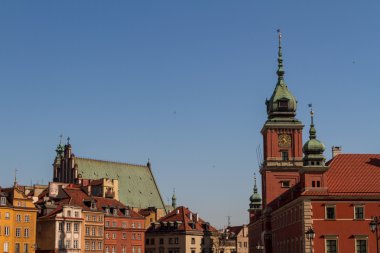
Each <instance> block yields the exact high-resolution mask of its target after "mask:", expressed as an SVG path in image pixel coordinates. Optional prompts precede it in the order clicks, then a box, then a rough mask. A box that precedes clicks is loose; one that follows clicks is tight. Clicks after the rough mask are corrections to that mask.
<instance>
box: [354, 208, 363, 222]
mask: <svg viewBox="0 0 380 253" xmlns="http://www.w3.org/2000/svg"><path fill="white" fill-rule="evenodd" d="M355 219H357V220H363V219H364V206H355Z"/></svg>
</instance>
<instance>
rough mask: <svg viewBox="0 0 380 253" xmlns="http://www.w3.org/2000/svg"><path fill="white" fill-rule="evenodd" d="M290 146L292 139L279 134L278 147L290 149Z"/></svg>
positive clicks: (286, 135)
mask: <svg viewBox="0 0 380 253" xmlns="http://www.w3.org/2000/svg"><path fill="white" fill-rule="evenodd" d="M291 144H292V138H291V137H290V135H288V134H280V135H279V136H278V145H279V146H280V147H290V145H291Z"/></svg>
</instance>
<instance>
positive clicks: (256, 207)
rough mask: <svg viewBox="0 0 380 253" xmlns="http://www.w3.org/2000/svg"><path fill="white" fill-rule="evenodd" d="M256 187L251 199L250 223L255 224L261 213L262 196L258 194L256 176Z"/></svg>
mask: <svg viewBox="0 0 380 253" xmlns="http://www.w3.org/2000/svg"><path fill="white" fill-rule="evenodd" d="M253 180H254V185H253V194H252V195H251V197H249V202H250V203H249V209H248V212H249V222H250V223H251V222H253V221H254V220H255V217H256V216H257V215H258V214H259V213H261V196H260V194H259V193H258V192H257V185H256V174H255V175H254V177H253Z"/></svg>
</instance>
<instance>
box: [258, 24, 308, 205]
mask: <svg viewBox="0 0 380 253" xmlns="http://www.w3.org/2000/svg"><path fill="white" fill-rule="evenodd" d="M278 33H279V34H278V39H279V47H278V69H277V84H276V87H275V89H274V91H273V94H272V96H271V98H270V99H269V100H267V101H266V107H267V114H268V119H267V121H266V122H265V124H264V126H263V128H262V130H261V133H262V135H263V142H264V143H263V146H264V161H263V164H262V167H261V171H260V172H261V174H262V182H263V184H262V187H263V188H262V194H263V207H264V208H265V206H266V205H267V204H268V203H270V202H271V201H273V200H274V199H275V198H277V197H278V196H280V195H281V194H282V193H284V192H285V191H287V190H288V189H289V188H290V187H292V186H293V185H295V184H296V183H298V182H299V169H300V168H301V167H302V165H303V160H302V156H303V154H302V129H303V125H302V123H301V122H300V121H299V120H297V119H296V118H295V116H296V111H297V100H296V98H295V97H294V96H293V94H292V93H291V92H290V91H289V89H288V86H287V85H286V84H285V80H284V74H285V71H284V66H283V59H282V46H281V39H282V35H281V33H280V31H279V30H278Z"/></svg>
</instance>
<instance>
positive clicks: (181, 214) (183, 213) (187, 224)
mask: <svg viewBox="0 0 380 253" xmlns="http://www.w3.org/2000/svg"><path fill="white" fill-rule="evenodd" d="M196 215H197V214H196V213H193V212H191V211H190V210H189V209H188V208H187V207H184V206H180V207H177V208H176V209H174V210H173V211H171V212H170V213H168V214H167V215H166V216H164V217H162V218H161V219H159V220H158V222H159V223H161V224H162V222H176V221H177V222H181V224H180V225H179V226H178V228H177V229H176V231H200V232H203V231H205V224H206V222H205V221H204V220H202V219H201V218H199V216H198V220H197V219H196ZM190 216H192V217H191V219H190ZM192 223H193V224H195V227H194V228H192V227H191V224H192ZM151 228H152V227H151ZM151 228H150V229H151ZM155 230H157V229H155ZM208 231H211V232H216V231H217V230H216V229H215V228H214V227H213V226H211V225H209V226H208Z"/></svg>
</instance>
